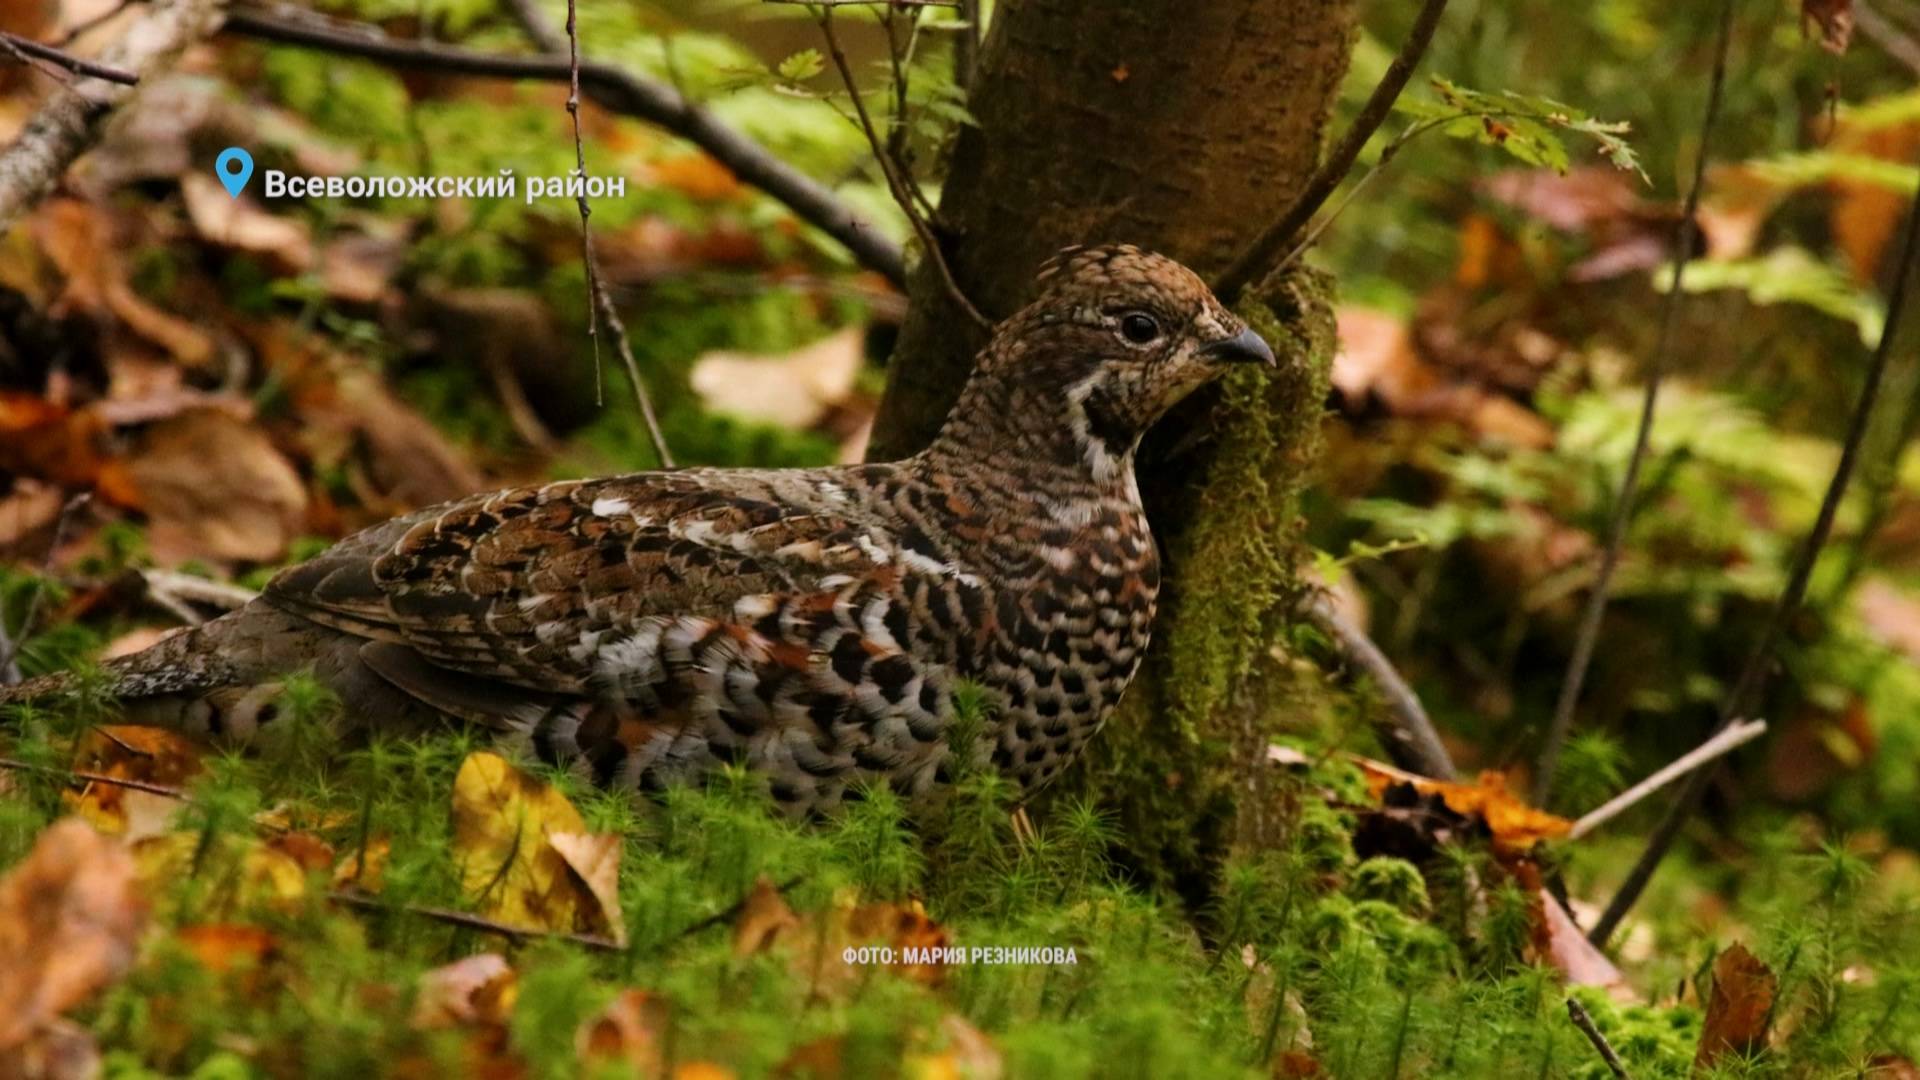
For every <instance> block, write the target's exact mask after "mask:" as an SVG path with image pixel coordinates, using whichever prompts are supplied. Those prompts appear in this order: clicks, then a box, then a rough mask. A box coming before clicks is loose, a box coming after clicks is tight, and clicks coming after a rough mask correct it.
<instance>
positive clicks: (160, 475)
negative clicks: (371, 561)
mask: <svg viewBox="0 0 1920 1080" xmlns="http://www.w3.org/2000/svg"><path fill="white" fill-rule="evenodd" d="M128 474H129V476H130V478H131V480H132V482H133V484H134V486H135V487H136V488H137V489H138V491H139V499H140V507H141V509H143V510H145V511H146V513H147V517H148V518H149V519H150V521H151V523H152V527H151V529H150V530H149V532H148V539H149V541H150V542H151V544H152V545H153V551H154V554H155V556H156V557H157V558H159V559H161V560H162V561H173V560H185V559H191V558H204V559H220V560H241V561H247V562H270V561H272V560H274V559H278V558H279V557H281V556H282V555H284V554H285V553H286V550H287V545H288V544H290V543H292V542H293V538H294V537H296V536H298V535H300V533H301V532H303V531H304V530H305V527H306V512H307V488H306V484H305V483H304V482H302V481H301V479H300V474H299V472H298V471H297V470H295V469H294V467H293V465H292V463H290V462H288V461H287V459H286V458H285V457H284V456H282V455H281V453H280V451H279V450H278V449H276V448H275V447H274V445H273V442H272V440H270V439H268V438H267V436H266V433H265V432H262V431H261V430H260V429H259V428H257V427H255V426H253V425H252V424H251V423H249V422H247V421H246V420H243V419H241V418H239V417H237V416H234V415H233V414H232V413H230V412H228V411H227V410H225V409H216V408H199V409H191V410H188V411H186V412H183V413H181V414H180V415H178V416H175V417H172V418H170V419H167V420H163V421H161V422H160V423H158V424H155V425H153V426H152V427H150V428H148V429H147V430H146V431H145V432H143V433H142V436H141V439H140V443H139V446H138V448H137V449H136V450H135V451H134V452H133V453H132V454H130V455H129V459H128Z"/></svg>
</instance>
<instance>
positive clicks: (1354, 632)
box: [1301, 590, 1455, 780]
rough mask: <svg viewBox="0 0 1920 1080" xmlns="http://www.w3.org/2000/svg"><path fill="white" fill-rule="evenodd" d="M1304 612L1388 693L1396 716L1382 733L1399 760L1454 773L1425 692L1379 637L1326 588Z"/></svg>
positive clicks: (1438, 773)
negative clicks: (1423, 700) (1344, 611)
mask: <svg viewBox="0 0 1920 1080" xmlns="http://www.w3.org/2000/svg"><path fill="white" fill-rule="evenodd" d="M1301 613H1302V614H1303V615H1305V616H1306V618H1307V620H1308V621H1309V622H1311V623H1313V625H1315V626H1317V627H1319V628H1320V629H1321V631H1322V632H1324V633H1326V634H1327V635H1328V636H1329V637H1331V638H1333V640H1334V644H1336V645H1337V646H1339V648H1340V651H1341V653H1342V655H1344V656H1345V657H1346V658H1347V660H1348V661H1350V662H1351V663H1352V664H1353V665H1354V666H1355V667H1357V668H1359V669H1360V670H1362V671H1364V672H1366V673H1367V674H1368V675H1369V676H1371V677H1372V678H1373V681H1374V683H1375V685H1377V686H1379V688H1380V693H1381V694H1382V695H1384V696H1385V697H1386V699H1387V710H1388V713H1389V714H1390V715H1391V717H1392V720H1393V721H1394V722H1392V723H1389V724H1382V725H1380V735H1381V736H1382V741H1383V742H1385V743H1386V745H1387V749H1388V751H1389V753H1390V755H1391V756H1392V757H1393V760H1394V764H1396V765H1399V766H1400V767H1402V768H1404V769H1408V770H1411V771H1413V772H1417V773H1420V774H1421V775H1423V776H1431V777H1433V778H1434V779H1436V780H1451V779H1453V778H1454V775H1455V769H1454V767H1453V758H1452V756H1450V755H1449V754H1448V753H1447V748H1446V745H1445V744H1444V743H1442V742H1441V741H1440V734H1439V732H1437V731H1436V730H1434V726H1433V720H1432V719H1431V718H1429V717H1428V716H1427V710H1426V709H1425V708H1423V707H1421V705H1420V697H1419V695H1417V694H1415V693H1414V692H1413V688H1412V687H1411V686H1408V685H1407V680H1406V679H1405V678H1403V677H1401V675H1400V673H1399V672H1398V671H1396V670H1394V666H1393V661H1391V660H1388V659H1387V656H1386V654H1385V653H1383V652H1381V651H1380V646H1378V645H1375V644H1374V643H1373V639H1372V638H1370V637H1368V636H1367V632H1366V631H1365V630H1362V629H1361V628H1360V627H1358V626H1355V625H1353V624H1352V623H1351V622H1349V621H1347V619H1346V618H1345V617H1344V616H1342V615H1341V614H1340V612H1339V611H1338V610H1336V609H1335V608H1334V606H1333V600H1332V598H1331V597H1329V596H1328V595H1327V594H1326V593H1324V592H1320V591H1318V590H1316V591H1315V592H1314V593H1313V595H1312V596H1311V597H1309V598H1308V599H1307V601H1306V603H1305V604H1303V605H1302V612H1301Z"/></svg>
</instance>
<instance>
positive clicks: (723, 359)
mask: <svg viewBox="0 0 1920 1080" xmlns="http://www.w3.org/2000/svg"><path fill="white" fill-rule="evenodd" d="M865 340H866V338H865V332H864V330H863V329H862V328H860V327H857V326H856V327H850V328H848V329H846V330H842V331H840V332H839V333H837V334H833V335H832V336H830V337H825V338H822V339H820V340H819V341H816V342H814V343H813V344H811V345H808V346H806V347H804V348H801V349H796V350H794V351H793V352H791V353H788V354H786V355H785V356H753V355H749V354H745V353H736V352H710V353H707V354H706V355H704V356H702V357H700V358H699V359H698V360H696V361H694V364H693V373H692V375H691V376H690V381H691V383H692V385H693V391H694V393H696V394H699V395H700V400H701V401H702V402H703V403H705V404H706V406H707V407H708V408H710V409H713V410H716V411H718V412H724V413H730V414H732V415H734V416H741V417H745V418H747V419H750V420H758V421H760V422H761V423H766V424H773V425H776V426H779V427H785V428H790V429H792V430H796V431H804V430H807V429H809V428H812V427H814V426H815V425H816V424H818V423H819V422H820V421H821V420H822V419H824V418H825V417H826V415H827V413H828V411H829V410H831V409H832V408H833V407H834V406H835V405H837V404H839V403H840V402H842V401H844V400H846V399H847V397H848V396H849V395H850V394H852V393H853V387H854V382H855V380H856V379H857V378H858V377H859V374H860V367H861V365H862V364H864V363H865V361H866V352H865Z"/></svg>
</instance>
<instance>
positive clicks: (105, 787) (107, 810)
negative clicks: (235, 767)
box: [61, 724, 203, 842]
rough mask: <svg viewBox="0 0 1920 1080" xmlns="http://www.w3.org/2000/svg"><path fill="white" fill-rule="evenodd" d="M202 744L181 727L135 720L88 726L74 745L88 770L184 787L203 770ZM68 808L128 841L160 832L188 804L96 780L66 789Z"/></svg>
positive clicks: (79, 765)
mask: <svg viewBox="0 0 1920 1080" xmlns="http://www.w3.org/2000/svg"><path fill="white" fill-rule="evenodd" d="M202 752H203V748H202V747H201V746H200V744H198V743H196V742H194V741H193V740H191V739H189V738H187V737H186V736H184V735H181V734H179V733H177V732H172V731H167V730H165V729H162V728H154V727H138V726H135V725H132V724H106V725H102V726H100V727H94V728H89V729H88V730H87V733H86V734H85V735H82V736H81V737H80V742H79V744H78V745H77V746H76V747H75V748H74V766H73V767H74V769H75V770H76V771H78V772H83V773H94V774H97V775H100V776H111V777H114V778H115V779H118V780H138V781H141V782H144V783H148V784H157V785H160V786H162V787H168V788H179V787H181V786H183V785H184V784H186V783H187V781H189V780H191V779H192V778H193V777H195V776H197V775H199V773H200V755H201V753H202ZM61 798H62V800H63V801H64V802H65V803H66V805H67V808H68V809H69V810H71V811H73V812H74V813H75V814H78V815H79V816H80V817H82V818H85V819H86V820H87V821H88V822H89V823H90V824H92V825H93V826H94V827H95V828H97V829H99V830H100V831H101V832H104V833H109V834H111V835H114V836H120V837H123V838H125V839H126V840H128V841H129V842H131V841H134V840H140V839H144V838H146V837H149V836H157V835H159V834H160V833H163V832H165V831H166V828H167V823H168V821H169V820H170V819H171V818H172V817H173V814H174V812H175V811H177V810H179V809H180V807H181V806H182V805H183V804H182V803H181V802H180V800H179V799H175V798H169V797H168V796H166V795H161V794H157V793H154V792H149V791H139V790H136V789H133V788H126V787H121V786H120V785H118V784H107V783H101V782H97V781H84V782H82V783H81V784H80V785H79V786H78V787H77V788H76V789H74V790H70V791H65V792H62V793H61Z"/></svg>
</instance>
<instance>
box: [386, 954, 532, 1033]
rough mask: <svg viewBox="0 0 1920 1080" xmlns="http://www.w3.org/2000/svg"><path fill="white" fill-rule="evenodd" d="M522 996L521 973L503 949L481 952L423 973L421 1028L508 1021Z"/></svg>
mask: <svg viewBox="0 0 1920 1080" xmlns="http://www.w3.org/2000/svg"><path fill="white" fill-rule="evenodd" d="M519 997H520V976H519V975H518V974H517V973H516V972H515V971H514V970H513V967H512V966H511V965H509V964H508V963H507V958H506V957H504V956H501V955H500V954H499V953H490V952H489V953H478V954H476V955H473V956H469V957H466V958H465V959H463V960H456V961H454V962H453V963H451V964H446V965H444V966H441V967H437V968H434V969H433V970H432V971H429V972H427V973H426V974H424V975H422V976H420V989H419V992H418V993H417V994H415V995H414V999H413V1016H412V1023H413V1026H414V1027H417V1028H447V1027H460V1026H462V1025H467V1024H499V1025H504V1024H506V1022H507V1020H508V1018H509V1017H511V1016H512V1015H513V1005H514V1002H515V1001H517V1000H518V999H519Z"/></svg>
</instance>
